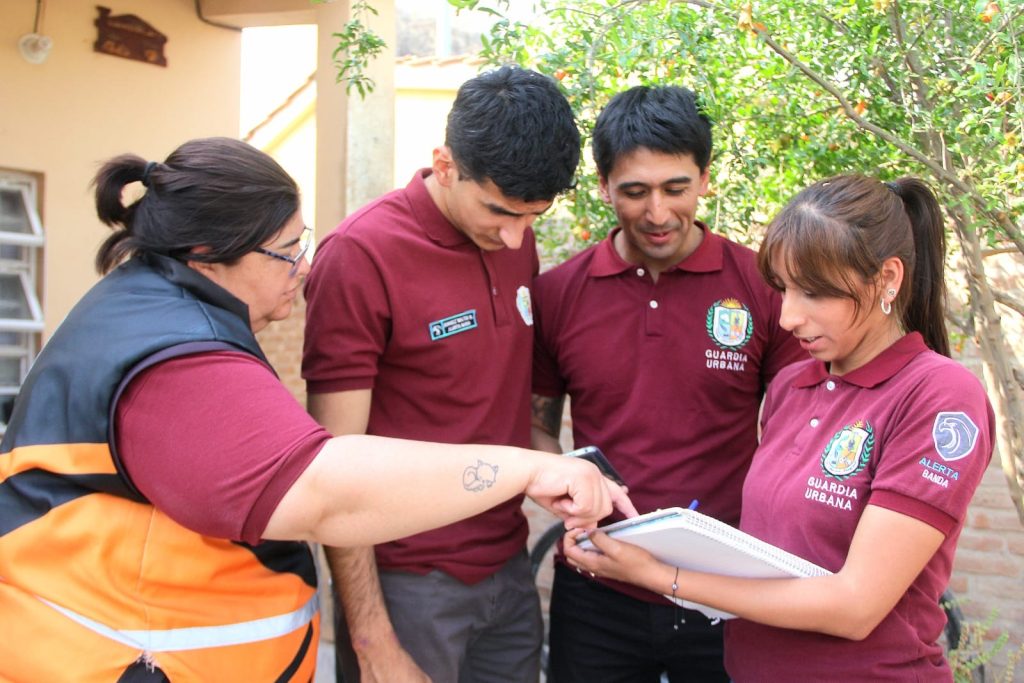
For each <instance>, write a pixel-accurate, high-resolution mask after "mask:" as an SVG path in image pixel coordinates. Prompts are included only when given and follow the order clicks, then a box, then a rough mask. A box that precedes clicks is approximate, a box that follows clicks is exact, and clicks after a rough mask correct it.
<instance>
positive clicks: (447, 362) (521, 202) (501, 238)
mask: <svg viewBox="0 0 1024 683" xmlns="http://www.w3.org/2000/svg"><path fill="white" fill-rule="evenodd" d="M579 148H580V138H579V132H578V131H577V129H576V125H575V123H574V121H573V116H572V111H571V109H570V108H569V105H568V103H567V102H566V100H565V98H564V97H563V96H562V94H561V93H560V92H559V90H558V87H557V85H556V84H555V82H554V81H553V80H551V79H550V78H547V77H545V76H541V75H540V74H537V73H535V72H532V71H527V70H523V69H519V68H515V67H504V68H501V69H498V70H496V71H492V72H488V73H484V74H482V75H480V76H478V77H476V78H473V79H471V80H469V81H467V82H466V83H465V84H463V86H462V87H461V88H460V89H459V93H458V96H457V98H456V100H455V103H454V105H453V107H452V110H451V113H450V114H449V117H448V126H447V130H446V134H445V144H444V145H442V146H440V147H438V148H436V149H435V150H434V153H433V164H432V166H431V167H430V168H427V169H423V170H421V171H419V172H417V173H416V175H415V176H414V177H413V179H412V181H411V182H410V183H409V185H408V186H407V187H406V188H405V189H402V190H396V191H395V192H392V193H390V194H388V195H385V196H384V197H381V198H380V199H378V200H376V201H374V202H372V203H371V204H369V205H368V206H365V207H363V208H362V209H360V210H359V211H357V212H356V213H354V214H353V215H352V216H350V217H349V218H347V219H346V220H345V221H344V222H343V223H342V224H341V225H340V226H339V227H338V228H337V229H336V230H334V231H333V232H332V233H331V234H329V235H328V236H327V237H326V238H325V239H324V240H323V242H322V243H321V245H320V247H319V249H318V250H317V259H316V265H315V266H314V267H313V269H312V272H311V273H310V275H309V277H308V279H307V281H306V299H307V302H308V307H307V322H306V337H305V351H304V357H303V375H304V377H305V378H306V381H307V389H308V392H309V408H310V411H311V412H312V414H313V415H314V416H315V417H316V418H317V419H318V420H319V421H320V422H321V423H322V424H323V425H324V426H326V427H327V428H328V429H329V430H330V431H332V432H333V433H335V434H342V433H361V432H366V433H369V434H376V435H383V436H393V437H400V438H402V437H404V438H412V439H421V440H428V441H439V442H447V443H484V444H507V445H517V446H528V445H529V443H530V408H529V400H530V367H531V349H532V338H533V327H532V326H533V313H532V303H531V285H532V280H533V277H534V276H535V275H536V273H537V268H538V261H537V253H536V249H535V246H534V236H533V232H532V230H531V227H530V226H531V224H532V223H533V221H534V219H535V218H536V217H537V216H538V215H539V214H540V213H542V212H544V211H545V210H546V209H547V208H548V207H549V206H550V205H551V203H552V200H553V199H554V197H555V196H556V195H557V194H559V193H560V192H562V191H563V190H565V189H567V188H569V187H570V186H571V185H572V182H573V177H574V174H575V171H576V166H577V163H578V161H579ZM476 477H477V478H476V479H475V480H474V481H471V482H467V485H468V486H479V487H480V488H481V489H483V488H486V487H487V486H489V481H488V477H487V476H486V472H482V473H476ZM520 503H521V498H519V499H515V500H512V501H509V502H508V503H506V504H503V505H499V506H497V507H495V508H492V509H491V510H489V511H488V512H486V513H484V514H482V515H479V516H477V517H474V518H471V519H469V520H466V521H464V522H460V523H458V524H452V525H450V526H447V527H443V528H441V529H438V530H435V531H431V532H428V533H424V534H419V535H417V536H412V537H409V538H405V539H401V540H399V541H396V542H394V543H388V544H384V545H380V546H377V547H376V549H373V548H362V549H355V550H344V549H340V548H338V549H336V548H328V549H327V555H328V559H329V561H330V565H331V571H332V575H333V578H334V586H335V589H336V592H337V595H338V597H339V599H340V603H341V604H340V608H339V609H338V610H337V611H338V613H339V615H342V616H344V617H345V619H346V620H347V622H348V623H347V628H348V633H349V635H350V637H351V645H352V649H351V650H347V648H346V647H345V642H344V641H345V638H344V631H343V630H342V636H341V637H340V638H339V647H338V652H339V660H340V661H339V667H338V670H339V673H340V672H342V671H343V672H344V680H345V681H346V683H349V682H350V681H354V680H359V675H360V671H361V676H362V680H363V681H364V682H365V681H410V680H416V681H420V680H426V677H427V676H429V677H430V678H431V679H432V680H434V681H438V682H440V681H458V680H464V681H466V680H471V681H524V682H526V681H536V679H537V675H538V670H539V652H540V645H541V639H542V626H541V616H540V608H539V602H538V598H537V593H536V589H535V587H534V584H533V578H532V575H531V573H530V569H529V564H528V561H527V558H526V555H525V548H524V543H525V540H526V537H527V531H528V530H527V525H526V520H525V518H524V516H523V514H522V511H521V509H520ZM409 514H413V515H414V514H416V510H414V509H413V510H409ZM374 550H376V552H374ZM342 629H344V625H342ZM353 650H354V652H353ZM357 665H358V666H357Z"/></svg>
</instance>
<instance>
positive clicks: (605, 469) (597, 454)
mask: <svg viewBox="0 0 1024 683" xmlns="http://www.w3.org/2000/svg"><path fill="white" fill-rule="evenodd" d="M565 455H567V456H569V457H570V458H582V459H583V460H589V461H590V462H592V463H594V464H595V465H597V469H599V470H601V474H603V475H604V476H606V477H608V478H609V479H611V480H612V481H614V482H615V483H616V484H618V485H619V486H625V485H626V482H624V481H623V480H622V477H621V476H620V475H619V473H618V472H617V471H616V470H615V468H614V467H612V464H611V463H610V462H608V458H606V457H605V455H604V453H602V452H601V449H600V448H598V447H597V446H587V447H586V448H577V449H576V450H574V451H569V452H568V453H566V454H565Z"/></svg>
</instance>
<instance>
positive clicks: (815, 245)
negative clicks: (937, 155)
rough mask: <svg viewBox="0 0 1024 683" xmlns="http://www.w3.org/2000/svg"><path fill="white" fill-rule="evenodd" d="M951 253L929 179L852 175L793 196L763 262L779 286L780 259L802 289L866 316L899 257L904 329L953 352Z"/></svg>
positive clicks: (764, 246) (772, 228)
mask: <svg viewBox="0 0 1024 683" xmlns="http://www.w3.org/2000/svg"><path fill="white" fill-rule="evenodd" d="M945 254H946V233H945V226H944V224H943V220H942V209H941V208H940V207H939V203H938V200H937V199H936V198H935V195H934V194H933V193H932V191H931V188H929V187H928V185H927V184H925V183H924V182H923V181H921V180H919V179H917V178H911V177H906V178H900V179H898V180H895V181H892V182H888V183H883V182H880V181H878V180H876V179H874V178H869V177H867V176H863V175H857V174H851V175H840V176H835V177H832V178H828V179H826V180H821V181H818V182H816V183H814V184H813V185H811V186H810V187H808V188H806V189H804V190H801V191H800V193H799V194H797V195H796V197H794V198H793V199H792V200H790V202H789V204H787V205H786V207H785V208H784V209H782V211H781V212H780V213H779V215H778V216H776V217H775V218H774V219H773V220H772V222H771V224H769V226H768V231H767V233H766V234H765V238H764V241H762V242H761V248H760V251H759V252H758V259H757V264H758V268H759V269H760V271H761V275H762V276H763V277H764V279H765V280H767V281H768V283H769V284H770V285H771V286H772V287H774V288H775V289H780V290H781V289H783V285H782V281H781V278H780V277H779V273H777V272H776V271H775V265H774V264H775V263H776V262H778V261H781V262H782V263H783V264H785V266H784V267H785V268H786V271H787V273H786V275H787V276H788V277H789V278H790V279H791V280H792V281H793V282H794V283H795V284H796V285H797V286H798V287H802V288H803V289H805V290H807V291H808V292H812V293H814V294H818V295H820V296H827V297H837V298H842V299H849V300H850V301H852V302H853V303H854V306H855V308H856V310H857V311H858V313H859V312H860V311H861V305H862V304H863V300H862V299H863V292H864V291H865V290H864V288H865V286H869V285H870V283H871V282H872V281H873V280H874V279H875V278H876V277H877V275H878V273H879V272H880V271H881V268H882V263H883V262H884V261H885V260H886V259H888V258H891V257H896V258H898V259H899V260H900V261H902V262H903V271H904V277H903V285H902V286H901V287H900V291H899V294H897V296H896V299H895V300H894V301H893V302H892V308H893V312H894V314H895V315H897V316H898V317H899V319H900V321H901V323H902V326H903V329H905V330H908V331H911V332H915V331H916V332H920V333H921V335H922V336H923V337H924V340H925V342H926V343H927V344H928V346H929V347H931V349H932V350H934V351H936V352H938V353H941V354H942V355H944V356H948V355H949V336H948V334H947V332H946V322H945V320H946V318H945V312H946V280H945V277H944V274H943V269H944V266H945V263H944V258H945ZM868 291H870V290H868Z"/></svg>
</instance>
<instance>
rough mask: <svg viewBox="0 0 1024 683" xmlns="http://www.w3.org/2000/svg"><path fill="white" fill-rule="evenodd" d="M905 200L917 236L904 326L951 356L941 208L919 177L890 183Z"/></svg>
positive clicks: (935, 348)
mask: <svg viewBox="0 0 1024 683" xmlns="http://www.w3.org/2000/svg"><path fill="white" fill-rule="evenodd" d="M888 185H889V187H890V189H892V191H893V192H895V193H896V194H897V195H899V197H900V198H901V199H902V200H903V205H904V208H905V209H906V212H907V216H908V217H909V218H910V229H911V232H912V234H913V237H914V252H915V254H916V255H917V259H916V263H915V264H914V272H913V279H912V281H911V283H910V285H911V287H910V299H909V300H908V301H907V304H906V306H904V307H903V311H902V314H903V326H904V328H905V329H907V330H915V331H917V332H920V333H921V335H922V336H923V337H924V340H925V343H927V344H928V346H929V347H931V348H932V349H933V350H934V351H935V352H937V353H941V354H942V355H943V356H948V355H949V334H948V332H947V330H946V316H945V310H946V278H945V272H944V271H945V258H946V230H945V225H944V223H943V220H942V209H941V208H940V207H939V202H938V200H936V199H935V195H934V194H932V191H931V189H929V187H928V186H927V185H925V184H924V183H923V182H921V181H920V180H918V179H917V178H900V179H899V180H897V181H894V182H892V183H888Z"/></svg>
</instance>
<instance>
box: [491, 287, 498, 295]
mask: <svg viewBox="0 0 1024 683" xmlns="http://www.w3.org/2000/svg"><path fill="white" fill-rule="evenodd" d="M491 294H493V295H494V296H498V288H497V287H491Z"/></svg>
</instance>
